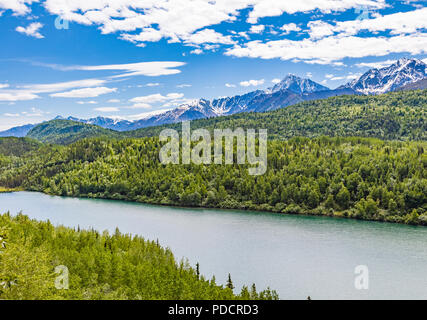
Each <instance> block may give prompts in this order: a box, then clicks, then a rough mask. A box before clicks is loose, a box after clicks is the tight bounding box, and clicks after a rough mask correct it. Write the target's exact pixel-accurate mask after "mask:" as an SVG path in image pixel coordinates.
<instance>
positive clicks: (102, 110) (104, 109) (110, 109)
mask: <svg viewBox="0 0 427 320" xmlns="http://www.w3.org/2000/svg"><path fill="white" fill-rule="evenodd" d="M94 110H95V111H99V112H117V111H119V108H116V107H100V108H95V109H94Z"/></svg>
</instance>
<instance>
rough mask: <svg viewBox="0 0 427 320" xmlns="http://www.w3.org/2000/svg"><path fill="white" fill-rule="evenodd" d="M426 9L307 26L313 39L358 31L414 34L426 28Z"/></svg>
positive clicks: (356, 32) (314, 22)
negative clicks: (332, 23)
mask: <svg viewBox="0 0 427 320" xmlns="http://www.w3.org/2000/svg"><path fill="white" fill-rule="evenodd" d="M426 17H427V8H422V9H418V10H413V11H408V12H398V13H393V14H388V15H384V16H382V15H376V16H375V17H374V18H372V19H363V20H349V21H338V22H336V24H335V25H331V24H329V23H326V22H323V21H320V20H318V21H313V22H310V23H309V24H308V26H309V27H310V36H311V37H313V38H318V37H323V36H329V35H332V34H335V33H339V34H340V35H341V36H344V35H346V36H351V35H356V34H358V33H359V32H360V31H363V30H366V31H369V32H380V31H389V32H390V33H391V34H392V35H400V34H408V33H415V32H417V31H422V30H423V29H424V30H425V29H426V28H427V19H426Z"/></svg>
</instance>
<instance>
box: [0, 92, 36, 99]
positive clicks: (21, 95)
mask: <svg viewBox="0 0 427 320" xmlns="http://www.w3.org/2000/svg"><path fill="white" fill-rule="evenodd" d="M37 98H40V97H39V96H38V95H35V94H33V93H30V92H24V91H22V92H21V91H18V90H17V91H11V92H5V93H3V92H1V91H0V101H26V100H34V99H37Z"/></svg>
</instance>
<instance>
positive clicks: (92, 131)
mask: <svg viewBox="0 0 427 320" xmlns="http://www.w3.org/2000/svg"><path fill="white" fill-rule="evenodd" d="M27 136H28V137H29V138H32V139H35V140H37V141H40V142H45V143H53V144H70V143H73V142H76V141H78V140H81V139H84V138H93V137H110V138H120V137H123V134H121V133H120V132H116V131H113V130H109V129H104V128H101V127H98V126H94V125H91V124H85V123H81V122H76V121H71V120H51V121H47V122H44V123H42V124H39V125H38V126H36V127H34V128H33V129H31V130H30V132H29V133H28V135H27Z"/></svg>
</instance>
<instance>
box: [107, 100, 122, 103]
mask: <svg viewBox="0 0 427 320" xmlns="http://www.w3.org/2000/svg"><path fill="white" fill-rule="evenodd" d="M107 102H108V103H119V102H120V100H119V99H110V100H108V101H107Z"/></svg>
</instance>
